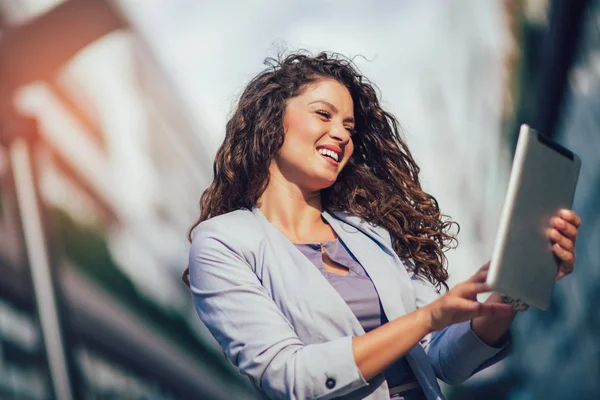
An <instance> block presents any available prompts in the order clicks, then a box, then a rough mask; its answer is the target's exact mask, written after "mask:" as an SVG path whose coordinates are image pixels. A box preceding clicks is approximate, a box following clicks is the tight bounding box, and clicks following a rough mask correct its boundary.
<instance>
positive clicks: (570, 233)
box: [551, 217, 577, 239]
mask: <svg viewBox="0 0 600 400" xmlns="http://www.w3.org/2000/svg"><path fill="white" fill-rule="evenodd" d="M551 225H552V226H553V227H554V228H555V229H557V230H559V231H560V232H561V233H562V234H563V235H564V236H567V237H568V238H570V239H576V238H577V227H576V226H575V225H574V224H573V223H571V222H569V221H566V220H564V219H561V218H558V217H552V219H551Z"/></svg>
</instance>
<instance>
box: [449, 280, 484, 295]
mask: <svg viewBox="0 0 600 400" xmlns="http://www.w3.org/2000/svg"><path fill="white" fill-rule="evenodd" d="M455 290H456V293H457V294H458V296H460V297H463V298H473V297H474V296H477V295H478V294H480V293H485V292H489V291H490V290H492V289H491V288H490V287H489V285H488V284H487V283H481V282H469V281H467V282H463V283H460V284H458V285H457V286H456V287H455Z"/></svg>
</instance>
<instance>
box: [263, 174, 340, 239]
mask: <svg viewBox="0 0 600 400" xmlns="http://www.w3.org/2000/svg"><path fill="white" fill-rule="evenodd" d="M258 204H259V209H260V211H261V212H262V213H263V214H264V216H265V217H266V218H267V219H268V220H269V222H271V223H272V224H273V225H274V226H275V227H276V228H277V229H279V230H280V231H281V233H283V234H284V235H285V236H286V237H287V238H288V239H289V240H290V241H292V242H294V243H305V242H311V241H325V240H331V239H335V234H334V233H333V231H332V230H331V228H330V227H329V225H327V224H326V223H325V222H324V221H323V219H322V218H321V212H322V210H323V208H322V204H321V193H320V191H316V192H308V191H303V190H302V189H301V188H300V187H299V186H298V185H296V184H293V183H291V182H289V181H287V180H285V179H281V177H277V176H272V177H271V180H270V181H269V184H268V185H267V188H266V189H265V191H264V193H263V194H262V196H261V197H260V199H259V201H258Z"/></svg>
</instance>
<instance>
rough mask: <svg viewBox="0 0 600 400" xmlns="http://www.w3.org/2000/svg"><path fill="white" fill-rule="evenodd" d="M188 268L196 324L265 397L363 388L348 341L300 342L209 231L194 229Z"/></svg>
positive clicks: (236, 254)
mask: <svg viewBox="0 0 600 400" xmlns="http://www.w3.org/2000/svg"><path fill="white" fill-rule="evenodd" d="M207 222H211V221H210V220H209V221H207ZM189 268H190V288H191V292H192V296H193V300H194V305H195V308H196V311H197V313H198V315H199V317H200V319H201V320H202V322H204V324H205V325H206V326H207V328H208V329H209V330H210V332H211V333H212V335H213V336H214V337H215V339H216V340H217V341H218V342H219V344H220V345H221V347H222V348H223V350H224V352H225V354H226V355H227V357H228V359H229V360H230V361H231V362H232V363H233V364H234V365H235V366H236V367H237V368H239V370H240V371H241V372H242V373H243V374H245V375H247V376H248V377H249V378H250V379H251V380H252V382H253V384H254V385H256V386H257V387H258V388H259V389H260V390H262V391H263V392H264V394H265V395H266V396H268V397H269V398H273V399H283V398H285V399H330V398H334V397H339V396H343V395H345V394H347V393H350V392H352V391H354V390H356V389H358V388H361V387H364V386H366V385H367V382H366V381H365V380H364V378H363V377H362V376H361V374H360V371H359V370H358V367H357V366H356V363H355V361H354V355H353V352H352V337H351V336H347V337H342V338H340V339H336V340H333V341H329V342H326V343H321V344H305V343H303V342H302V341H301V340H300V339H299V338H298V336H297V334H296V332H295V331H294V329H293V327H292V325H291V324H290V323H289V322H288V320H287V319H286V318H285V316H284V315H283V314H282V312H281V311H280V309H279V308H278V307H277V305H276V304H275V302H274V301H273V300H272V299H271V297H270V296H269V294H268V292H267V290H266V289H265V288H264V287H263V286H262V285H261V283H260V281H259V279H258V277H257V276H256V274H255V273H254V272H253V270H252V268H251V266H250V264H249V263H248V262H247V261H246V259H245V257H244V256H243V254H242V252H241V251H240V250H239V246H235V244H234V243H233V242H232V241H231V238H228V237H227V232H225V231H224V229H222V228H221V229H219V227H218V226H217V224H207V223H202V224H200V225H199V226H198V228H196V231H195V232H194V236H193V240H192V247H191V250H190V259H189Z"/></svg>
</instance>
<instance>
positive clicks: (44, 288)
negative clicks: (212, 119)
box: [8, 137, 73, 400]
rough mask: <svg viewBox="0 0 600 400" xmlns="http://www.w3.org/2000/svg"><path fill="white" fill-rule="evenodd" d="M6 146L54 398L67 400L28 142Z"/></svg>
mask: <svg viewBox="0 0 600 400" xmlns="http://www.w3.org/2000/svg"><path fill="white" fill-rule="evenodd" d="M8 149H9V156H10V162H11V166H12V171H13V174H14V182H15V188H16V194H17V203H18V207H19V214H20V217H21V224H22V226H23V236H24V238H25V247H26V250H27V257H28V259H29V267H30V269H31V278H32V282H33V289H34V294H35V299H36V304H37V310H38V315H39V318H40V325H41V329H42V336H43V338H44V345H45V347H46V354H47V356H48V364H49V369H50V376H51V378H52V383H53V386H54V394H55V398H56V399H59V400H71V399H72V398H73V396H72V393H71V384H70V379H69V373H68V370H67V363H66V358H65V351H64V345H63V339H62V333H61V329H60V322H59V317H58V311H57V302H56V295H55V292H54V286H53V283H52V274H51V271H50V261H49V255H48V249H47V247H46V241H45V237H44V229H43V224H42V218H41V212H40V204H39V196H38V193H37V189H36V185H35V179H34V173H33V162H32V156H31V144H30V143H28V142H27V140H26V139H24V138H22V137H16V138H14V139H13V140H12V141H11V142H10V144H9V146H8Z"/></svg>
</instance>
